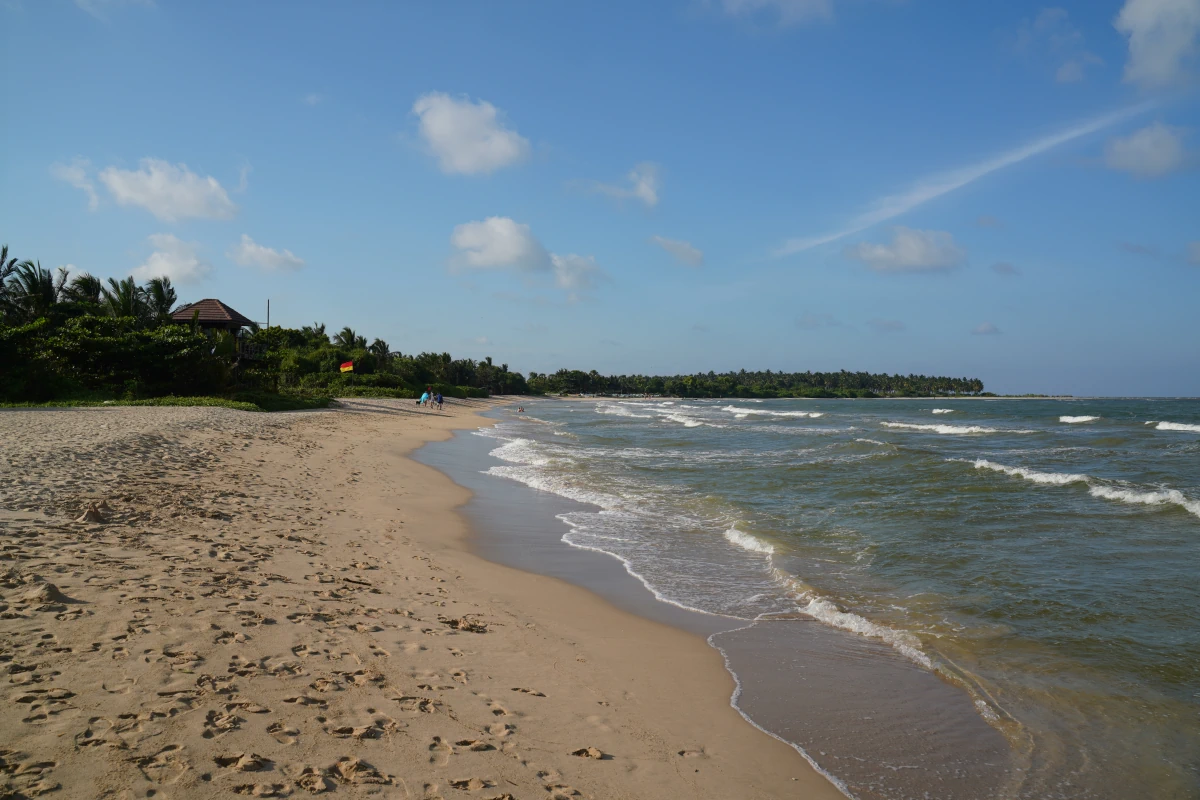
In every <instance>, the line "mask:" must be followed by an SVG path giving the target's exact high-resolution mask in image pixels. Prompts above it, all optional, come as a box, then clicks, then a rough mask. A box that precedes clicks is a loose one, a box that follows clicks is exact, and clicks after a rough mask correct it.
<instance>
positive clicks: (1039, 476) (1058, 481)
mask: <svg viewBox="0 0 1200 800" xmlns="http://www.w3.org/2000/svg"><path fill="white" fill-rule="evenodd" d="M963 460H965V459H963ZM967 463H969V464H974V465H975V469H990V470H993V471H995V472H1003V473H1004V474H1005V475H1012V476H1013V477H1015V478H1024V479H1025V480H1027V481H1032V482H1033V483H1043V484H1049V485H1051V486H1066V485H1067V484H1069V483H1081V482H1082V483H1087V482H1088V481H1089V480H1091V479H1090V478H1088V476H1087V475H1083V474H1080V473H1074V472H1038V471H1037V470H1033V469H1026V468H1025V467H1007V466H1005V465H1004V464H997V463H996V462H994V461H988V460H987V459H986V458H977V459H975V460H974V461H969V462H967Z"/></svg>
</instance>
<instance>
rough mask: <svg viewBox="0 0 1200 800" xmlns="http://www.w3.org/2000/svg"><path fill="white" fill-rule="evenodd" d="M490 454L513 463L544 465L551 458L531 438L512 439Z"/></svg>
mask: <svg viewBox="0 0 1200 800" xmlns="http://www.w3.org/2000/svg"><path fill="white" fill-rule="evenodd" d="M488 455H490V456H492V457H493V458H498V459H500V460H501V461H508V462H510V463H513V464H526V465H530V466H543V465H545V464H549V463H550V459H549V458H548V457H547V456H546V455H545V454H544V453H543V452H541V451H540V450H539V449H538V445H537V444H536V443H535V442H534V441H532V440H531V439H510V440H509V441H507V442H505V443H504V444H502V445H500V446H499V447H497V448H496V449H495V450H493V451H492V452H490V453H489V454H488Z"/></svg>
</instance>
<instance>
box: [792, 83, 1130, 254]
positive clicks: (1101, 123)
mask: <svg viewBox="0 0 1200 800" xmlns="http://www.w3.org/2000/svg"><path fill="white" fill-rule="evenodd" d="M1152 107H1153V105H1152V104H1151V103H1143V104H1141V105H1137V106H1133V107H1131V108H1126V109H1124V110H1122V111H1117V112H1114V113H1112V114H1106V115H1105V116H1102V117H1097V118H1096V119H1093V120H1090V121H1088V122H1084V123H1081V124H1079V125H1075V126H1074V127H1071V128H1068V129H1066V130H1064V131H1060V132H1059V133H1055V134H1052V135H1050V136H1044V137H1042V138H1041V139H1037V140H1036V141H1033V142H1030V143H1029V144H1027V145H1024V146H1022V147H1018V148H1017V149H1015V150H1010V151H1008V152H1007V153H1002V154H1000V155H998V156H995V157H993V158H989V159H986V160H984V161H980V162H979V163H976V164H972V165H970V166H967V167H963V168H961V169H957V170H954V171H952V172H947V173H943V174H941V175H935V176H932V177H929V178H925V179H923V180H921V181H918V182H917V183H916V185H914V186H913V187H912V188H911V189H909V190H908V191H906V192H901V193H900V194H893V195H887V196H885V197H881V198H880V199H878V200H876V201H875V202H874V203H872V204H871V205H870V207H869V209H868V210H867V211H865V212H863V213H861V214H859V215H858V216H857V217H855V218H854V219H852V220H851V221H850V223H849V224H848V225H846V226H845V227H843V228H842V229H840V230H837V231H834V232H833V233H826V234H823V235H820V236H810V237H807V238H798V239H789V240H787V241H786V242H784V243H783V246H782V247H780V248H778V249H777V250H776V251H775V252H774V255H775V256H786V255H791V254H792V253H799V252H801V251H803V250H808V249H810V248H813V247H817V246H818V245H822V244H828V243H829V242H834V241H837V240H838V239H842V238H844V237H846V236H850V235H851V234H855V233H861V232H862V231H865V230H866V229H867V228H871V227H873V226H875V225H878V224H879V223H881V222H886V221H887V220H889V219H895V218H896V217H898V216H900V215H901V214H905V213H907V212H909V211H912V210H913V209H914V208H916V207H917V206H920V205H923V204H925V203H928V202H929V201H930V200H934V199H936V198H938V197H941V196H942V195H944V194H948V193H949V192H952V191H954V190H955V189H961V188H962V187H964V186H966V185H967V184H969V183H974V182H975V181H977V180H979V179H980V178H983V177H986V176H988V175H990V174H992V173H993V172H995V171H997V170H1000V169H1003V168H1005V167H1011V166H1012V165H1014V164H1019V163H1020V162H1022V161H1025V160H1027V159H1029V158H1032V157H1034V156H1036V155H1040V154H1042V153H1045V152H1046V151H1047V150H1050V149H1052V148H1055V147H1058V146H1059V145H1063V144H1066V143H1067V142H1070V141H1072V140H1074V139H1078V138H1079V137H1081V136H1086V135H1088V134H1091V133H1095V132H1096V131H1099V130H1103V129H1104V128H1107V127H1109V126H1110V125H1115V124H1116V123H1118V122H1120V121H1122V120H1124V119H1128V118H1129V117H1132V116H1134V115H1137V114H1141V113H1143V112H1145V111H1147V110H1149V109H1150V108H1152Z"/></svg>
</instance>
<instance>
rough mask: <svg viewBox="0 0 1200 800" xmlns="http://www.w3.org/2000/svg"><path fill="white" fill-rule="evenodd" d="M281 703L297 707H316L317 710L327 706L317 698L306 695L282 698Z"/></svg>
mask: <svg viewBox="0 0 1200 800" xmlns="http://www.w3.org/2000/svg"><path fill="white" fill-rule="evenodd" d="M283 702H285V703H288V704H291V705H297V706H316V707H317V708H325V707H326V706H328V705H329V704H328V703H326V702H325V701H324V700H322V699H321V698H319V697H310V696H308V695H306V694H298V695H295V696H293V697H285V698H283Z"/></svg>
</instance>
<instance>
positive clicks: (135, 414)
mask: <svg viewBox="0 0 1200 800" xmlns="http://www.w3.org/2000/svg"><path fill="white" fill-rule="evenodd" d="M487 407H488V403H486V402H484V401H475V402H473V403H463V402H455V403H453V404H448V406H447V412H446V413H445V414H443V415H431V414H426V413H422V412H419V411H414V408H413V405H412V404H411V401H388V400H355V401H344V402H343V403H342V407H341V408H339V409H337V410H332V411H329V412H306V413H294V414H276V415H267V414H253V413H247V412H238V411H231V410H227V409H217V408H109V409H70V410H32V411H25V410H20V411H5V412H0V442H2V444H0V471H2V472H3V475H4V480H3V481H2V482H0V530H2V531H3V537H2V539H0V543H2V545H3V558H4V560H5V561H6V563H5V564H4V565H3V573H2V574H0V595H2V597H3V599H2V600H0V671H2V673H3V677H4V680H5V681H6V684H7V686H6V689H7V693H8V696H9V702H10V705H9V708H10V713H9V714H7V715H5V717H4V719H3V721H0V781H2V783H0V786H2V787H3V791H2V792H0V794H2V795H3V796H12V797H25V796H29V797H32V796H37V795H41V794H47V793H53V794H52V796H55V797H63V798H81V799H82V798H97V797H101V798H148V797H154V798H179V797H185V798H186V797H196V798H199V797H214V796H222V795H238V794H240V795H249V796H258V797H272V796H278V797H282V796H289V795H290V796H304V795H306V794H308V793H315V794H319V793H326V792H333V793H341V794H344V795H348V796H354V795H357V794H381V795H383V796H389V797H409V798H452V797H464V798H465V797H480V798H496V799H497V800H498V799H499V798H535V797H551V798H566V797H595V798H613V797H628V798H634V797H637V798H650V797H653V798H671V797H711V798H729V797H738V798H750V797H783V796H787V797H799V798H834V797H841V796H842V795H841V794H840V793H839V792H838V791H837V790H836V789H835V788H834V787H833V786H832V784H830V783H829V782H828V781H826V779H825V778H823V777H822V776H821V775H819V774H818V773H816V772H815V771H814V770H813V769H811V768H810V767H809V765H808V764H807V762H805V760H804V759H803V758H802V757H801V756H800V755H799V754H798V753H797V752H796V751H795V750H793V749H792V748H791V747H789V746H787V745H785V744H783V743H781V742H779V741H777V740H775V739H772V738H770V737H769V736H767V735H766V734H763V733H761V732H760V731H758V730H756V729H755V728H753V727H752V726H751V725H749V724H748V723H747V722H745V721H744V720H743V719H742V718H741V717H740V716H739V715H738V713H737V712H736V711H735V710H734V709H733V708H732V707H731V706H730V705H729V697H730V693H731V692H732V690H733V682H732V679H731V678H730V676H729V675H728V673H727V672H726V671H725V669H724V667H723V665H722V662H721V657H720V655H719V653H718V652H716V651H715V650H713V649H712V648H710V647H708V646H707V645H706V643H705V642H704V640H703V638H701V637H700V636H697V635H694V634H690V633H685V632H682V631H679V630H676V629H674V628H671V627H667V626H664V625H660V624H657V623H655V622H651V621H647V620H644V619H641V618H639V617H636V616H633V615H631V614H629V613H626V612H623V611H620V610H618V609H616V608H614V607H613V606H611V605H609V604H607V603H606V602H604V601H603V600H601V599H600V598H598V597H596V596H595V595H592V594H590V593H589V592H587V591H585V590H583V589H580V588H577V587H574V586H570V585H568V584H566V583H563V582H561V581H557V580H554V579H551V578H546V577H541V576H536V575H531V574H527V573H523V572H519V571H516V570H513V569H510V568H508V567H504V566H499V565H496V564H492V563H489V562H487V561H484V560H482V559H481V558H479V557H476V556H474V555H472V554H471V553H470V552H469V550H468V548H467V540H468V537H469V534H470V531H469V530H468V528H467V526H466V523H465V522H464V521H463V519H462V518H461V517H460V516H459V515H458V514H457V513H456V512H455V510H454V509H455V508H456V507H457V506H459V505H461V504H462V503H464V502H465V501H466V500H467V499H468V497H469V495H468V493H467V492H466V490H464V489H462V488H460V487H458V486H456V485H455V484H454V483H453V482H452V481H451V480H450V479H448V478H447V477H445V476H444V475H442V474H441V473H439V472H437V471H435V470H433V469H431V468H429V467H426V466H423V465H421V464H418V463H416V462H415V461H412V460H410V459H408V458H406V457H405V456H406V454H408V453H410V452H411V451H412V450H414V449H415V448H417V447H419V446H420V445H421V444H423V443H425V442H428V441H432V440H439V439H444V438H446V437H447V436H449V435H450V434H451V432H452V431H453V430H455V429H461V428H467V427H476V426H478V425H481V424H486V422H487V421H486V420H484V419H482V418H480V417H479V416H477V413H476V412H477V411H479V410H482V409H485V408H487ZM92 503H94V504H96V509H95V512H94V513H93V514H92V515H91V517H92V519H90V520H87V519H85V520H84V521H76V520H77V519H78V518H80V517H81V515H83V514H84V512H85V511H86V510H87V508H88V506H89V504H92Z"/></svg>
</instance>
